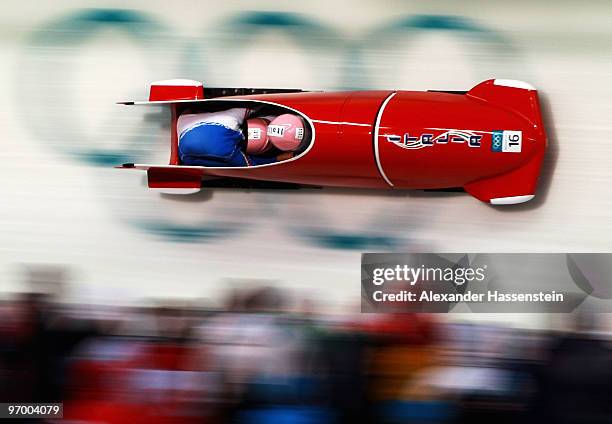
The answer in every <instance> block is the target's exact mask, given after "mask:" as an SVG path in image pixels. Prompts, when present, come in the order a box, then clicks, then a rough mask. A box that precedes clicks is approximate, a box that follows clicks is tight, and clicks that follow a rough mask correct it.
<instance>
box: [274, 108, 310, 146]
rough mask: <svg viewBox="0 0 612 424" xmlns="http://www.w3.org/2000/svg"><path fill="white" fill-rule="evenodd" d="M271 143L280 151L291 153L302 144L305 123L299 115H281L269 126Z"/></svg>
mask: <svg viewBox="0 0 612 424" xmlns="http://www.w3.org/2000/svg"><path fill="white" fill-rule="evenodd" d="M268 137H269V138H270V142H271V143H272V144H273V145H274V146H275V147H276V148H277V149H279V150H282V151H285V152H291V151H294V150H296V149H297V148H298V147H300V144H302V140H303V139H304V121H303V120H302V118H300V117H299V116H297V115H293V114H289V113H286V114H284V115H280V116H278V117H276V118H274V120H273V121H272V122H270V125H268Z"/></svg>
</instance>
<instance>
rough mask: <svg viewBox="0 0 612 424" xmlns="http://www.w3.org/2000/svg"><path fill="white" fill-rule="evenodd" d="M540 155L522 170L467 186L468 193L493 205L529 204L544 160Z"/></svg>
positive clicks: (515, 170)
mask: <svg viewBox="0 0 612 424" xmlns="http://www.w3.org/2000/svg"><path fill="white" fill-rule="evenodd" d="M543 157H544V155H543V154H539V155H536V156H534V157H533V158H531V160H530V161H529V162H527V163H526V164H525V165H523V166H521V167H520V168H517V169H514V170H512V171H509V172H506V173H505V174H501V175H497V176H494V177H490V178H483V179H480V180H476V181H473V182H470V183H468V184H466V185H465V186H464V187H463V188H464V189H465V191H466V192H468V193H469V194H471V195H472V196H474V197H475V198H477V199H478V200H481V201H483V202H486V203H490V204H492V205H514V204H517V203H524V202H527V201H529V200H531V199H533V197H534V196H535V190H536V185H537V182H538V175H539V173H540V167H541V166H542V159H543Z"/></svg>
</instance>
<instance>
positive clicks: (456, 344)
mask: <svg viewBox="0 0 612 424" xmlns="http://www.w3.org/2000/svg"><path fill="white" fill-rule="evenodd" d="M291 295H292V293H290V292H285V291H282V290H280V289H277V288H272V287H257V288H253V287H251V288H248V289H241V290H235V291H233V292H232V293H231V295H229V296H228V299H227V300H226V306H225V307H224V308H222V310H218V309H214V308H204V307H201V306H196V305H193V304H187V303H185V304H176V303H175V304H172V305H170V304H165V305H163V306H160V305H154V306H148V307H144V306H141V307H108V306H100V305H95V306H94V305H83V304H68V303H61V302H58V301H55V300H54V299H53V298H52V297H49V296H47V295H43V294H32V293H30V294H22V295H20V296H17V297H15V298H14V299H12V300H10V301H7V300H5V301H4V302H3V303H0V394H1V401H3V402H7V401H19V402H35V401H38V402H42V401H47V402H51V401H52V402H63V403H64V420H63V422H80V423H87V422H96V423H140V422H142V423H173V422H187V423H190V422H193V423H196V422H197V423H244V424H251V423H253V424H255V423H274V424H277V423H278V424H284V423H296V424H297V423H299V424H309V423H352V424H358V423H470V424H474V423H481V422H482V423H495V424H503V423H515V422H521V423H528V422H537V423H610V422H612V355H611V346H612V345H611V344H609V340H608V335H606V334H602V333H598V332H595V331H592V330H593V329H592V327H591V328H587V327H586V326H584V323H582V324H583V326H582V327H580V328H578V327H576V328H571V329H567V330H566V331H556V332H553V331H546V332H545V331H534V330H525V329H517V328H509V327H504V326H491V325H480V324H458V323H451V322H449V321H447V320H441V319H440V317H437V316H432V315H414V314H386V315H379V314H360V313H356V314H354V315H347V314H343V315H329V314H324V313H322V312H321V311H319V310H318V309H317V307H316V305H315V303H313V302H312V301H305V300H297V299H295V298H292V296H291Z"/></svg>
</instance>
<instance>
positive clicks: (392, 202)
mask: <svg viewBox="0 0 612 424" xmlns="http://www.w3.org/2000/svg"><path fill="white" fill-rule="evenodd" d="M77 4H78V7H75V5H77ZM194 5H196V6H194ZM529 6H530V9H529V13H523V12H522V11H521V8H520V7H517V6H513V5H510V4H508V2H504V1H492V2H488V3H486V5H482V4H480V5H478V4H476V3H472V2H453V1H443V2H436V5H435V6H434V5H430V4H429V2H411V1H403V0H397V1H392V2H388V3H385V6H384V7H383V6H382V4H381V3H380V2H376V1H357V2H350V1H336V2H325V1H313V2H308V4H302V5H298V4H297V3H295V2H278V1H276V2H273V1H268V2H265V1H264V2H261V1H260V2H253V1H243V2H226V3H222V4H220V3H218V2H197V3H195V2H188V1H175V2H162V1H150V2H131V3H130V2H128V4H127V7H126V6H125V5H123V3H122V2H112V1H107V2H104V1H97V2H94V1H90V2H87V1H84V2H79V3H74V2H68V1H55V2H53V3H52V4H46V5H43V6H41V5H37V4H36V2H25V3H24V2H12V1H10V2H6V3H5V4H3V5H2V7H3V8H4V9H5V13H4V15H3V17H2V18H0V19H2V21H3V28H4V29H3V35H2V43H3V49H2V53H1V54H2V58H3V59H2V60H3V61H2V63H3V65H4V66H3V70H2V74H1V75H2V87H3V91H2V92H3V101H2V124H3V125H2V129H1V130H0V131H2V146H3V157H4V158H5V161H3V162H4V165H3V167H2V170H1V171H0V172H1V173H2V180H3V182H4V184H3V186H4V187H3V190H2V192H3V195H2V198H3V201H2V212H0V214H1V215H0V216H1V223H0V225H1V229H2V234H3V236H2V237H3V242H2V243H1V244H0V248H1V249H2V251H3V257H2V263H1V265H2V267H3V268H5V269H2V271H0V272H4V273H8V272H9V271H7V269H10V267H11V264H14V263H23V262H31V261H35V262H36V261H38V262H59V263H69V264H76V265H78V268H79V269H80V270H81V272H82V275H81V276H80V278H81V280H82V281H84V282H85V283H86V284H83V285H82V287H79V288H78V289H77V290H75V296H77V297H88V296H89V297H91V298H103V297H104V295H105V293H111V292H112V293H116V290H122V292H123V293H125V296H126V298H129V297H130V296H137V295H141V294H142V292H143V290H144V291H146V292H147V293H151V294H155V293H158V294H164V295H165V294H168V293H171V292H172V290H173V289H176V288H177V287H180V288H182V291H183V293H188V294H190V295H194V296H198V295H201V294H202V293H204V291H206V292H207V293H208V294H211V295H214V293H215V289H218V290H219V293H220V292H221V288H220V287H219V285H220V284H223V283H222V281H223V279H224V278H246V277H258V278H270V279H274V280H278V281H289V282H291V284H292V285H294V286H296V287H302V288H304V290H310V289H320V288H321V287H330V286H332V287H334V289H335V290H336V294H337V297H338V299H345V300H346V299H348V300H347V301H354V300H355V299H357V298H358V296H359V286H358V278H359V277H358V275H359V266H358V263H359V254H360V253H361V252H362V251H384V250H394V251H410V250H422V249H428V250H431V249H434V250H438V251H440V250H442V251H493V250H497V251H513V250H524V246H525V243H528V244H529V245H530V246H532V247H533V249H534V250H541V251H551V249H553V250H564V249H565V250H571V251H577V250H581V249H586V250H593V249H601V250H609V249H610V247H612V241H610V240H609V239H610V237H606V236H610V235H611V233H612V223H611V222H610V220H607V219H605V214H603V213H601V212H598V210H599V211H601V210H602V209H601V208H605V207H607V206H608V205H609V203H610V198H611V197H610V194H611V190H610V188H609V184H603V182H605V181H608V180H609V177H610V176H612V175H611V171H610V167H609V165H607V163H605V162H604V161H603V160H602V156H604V155H605V153H608V154H609V153H610V152H611V148H610V147H609V143H607V138H608V137H607V136H606V132H607V131H608V130H609V129H610V128H609V127H610V126H609V124H607V122H608V119H607V117H608V116H610V114H609V112H610V109H611V108H612V107H611V106H610V102H609V101H607V99H609V98H610V94H612V93H611V91H612V89H611V88H610V84H609V83H608V81H607V75H609V71H610V70H611V64H612V55H610V53H611V48H610V43H609V41H610V39H611V38H612V29H609V25H608V26H606V25H604V20H605V19H604V16H605V15H606V14H609V13H610V11H612V10H610V9H612V6H608V5H607V4H605V3H601V4H600V3H597V4H593V5H591V6H590V7H589V8H582V9H577V10H575V11H573V13H568V10H567V9H568V8H578V6H577V5H574V4H573V3H567V2H561V3H559V4H557V5H556V6H555V11H551V10H550V9H549V8H548V7H547V6H546V2H531V4H530V5H529ZM568 16H575V17H576V19H570V18H568ZM555 18H558V19H555ZM175 77H177V78H190V79H195V80H200V81H202V82H203V83H204V85H205V86H206V85H209V86H269V87H300V88H306V89H308V88H315V89H326V90H335V89H370V88H372V89H374V88H403V89H451V90H465V89H469V88H470V87H472V86H473V85H475V84H476V83H478V82H479V81H481V80H484V79H487V78H491V77H498V78H513V79H523V80H527V81H529V82H531V83H532V84H534V85H536V86H537V87H538V88H539V89H540V90H541V93H542V94H543V98H544V101H545V107H546V110H547V120H548V122H547V125H548V127H549V128H548V131H549V136H550V138H551V149H550V154H549V157H548V158H547V164H546V168H545V176H544V181H543V183H542V187H543V189H542V193H541V196H540V198H539V199H538V200H537V201H536V202H534V203H533V204H531V205H528V206H525V207H521V208H518V209H514V210H513V211H507V210H506V211H502V210H499V209H494V208H490V207H488V206H486V205H482V204H479V203H478V202H476V201H475V200H474V199H472V198H470V197H469V196H464V195H461V194H432V193H429V194H427V193H425V194H424V193H408V192H399V193H377V192H369V191H343V190H323V191H320V192H319V191H317V192H308V191H295V192H293V191H292V192H265V191H240V190H238V191H229V190H215V191H203V192H202V193H200V194H198V195H194V196H188V197H185V198H176V197H168V196H160V195H159V194H155V193H151V192H149V191H147V190H146V187H145V184H144V181H143V176H142V175H139V174H137V173H126V172H121V171H116V170H113V169H112V166H113V165H116V164H120V163H123V162H131V161H137V162H146V163H150V162H164V161H166V160H167V139H168V131H169V129H168V125H167V124H168V118H169V116H168V114H167V111H165V110H164V109H161V108H160V109H145V108H126V107H121V106H118V105H115V102H116V101H120V100H129V99H140V98H144V97H145V96H146V95H147V85H148V83H149V82H150V81H154V80H159V79H167V78H175ZM593 181H600V182H602V184H601V185H600V186H599V187H597V188H594V187H593ZM518 232H520V233H521V234H524V236H522V237H520V238H519V237H515V234H516V233H518ZM525 238H527V240H526V239H525ZM169 281H171V282H172V284H168V282H169Z"/></svg>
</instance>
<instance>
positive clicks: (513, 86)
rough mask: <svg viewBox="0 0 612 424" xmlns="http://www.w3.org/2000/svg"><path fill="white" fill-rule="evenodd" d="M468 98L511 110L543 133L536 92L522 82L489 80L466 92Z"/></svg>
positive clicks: (532, 87) (529, 85)
mask: <svg viewBox="0 0 612 424" xmlns="http://www.w3.org/2000/svg"><path fill="white" fill-rule="evenodd" d="M467 95H468V96H470V97H474V98H478V99H481V100H484V101H486V102H490V103H494V104H496V105H498V106H501V107H505V108H508V109H511V110H513V111H514V112H516V113H518V114H520V115H522V116H523V117H524V118H525V119H527V120H528V121H529V122H530V123H531V124H532V125H533V126H534V127H535V128H536V129H539V130H540V131H541V132H543V131H544V130H543V127H542V116H541V114H540V103H539V100H538V92H537V90H536V89H535V87H534V86H532V85H531V84H529V83H526V82H524V81H517V80H507V79H490V80H487V81H483V82H481V83H480V84H478V85H476V86H475V87H474V88H472V89H471V90H470V91H468V92H467Z"/></svg>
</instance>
